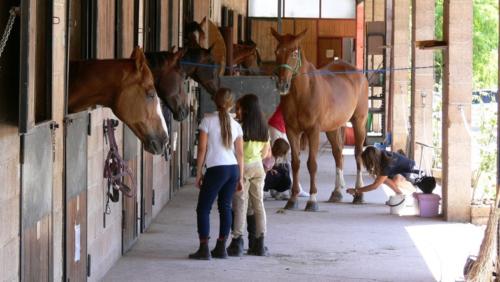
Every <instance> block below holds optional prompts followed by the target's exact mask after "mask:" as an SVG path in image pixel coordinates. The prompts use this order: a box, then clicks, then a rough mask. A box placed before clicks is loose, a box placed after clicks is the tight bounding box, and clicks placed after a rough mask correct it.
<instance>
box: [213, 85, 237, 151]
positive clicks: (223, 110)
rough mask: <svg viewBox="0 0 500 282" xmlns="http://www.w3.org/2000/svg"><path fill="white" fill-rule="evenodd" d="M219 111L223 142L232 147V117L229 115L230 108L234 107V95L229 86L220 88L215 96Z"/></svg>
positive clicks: (227, 146)
mask: <svg viewBox="0 0 500 282" xmlns="http://www.w3.org/2000/svg"><path fill="white" fill-rule="evenodd" d="M214 102H215V105H216V106H217V111H219V122H220V134H221V139H222V144H223V145H224V147H226V148H231V143H232V141H233V137H232V133H231V118H230V117H229V110H230V109H231V108H232V107H233V95H231V90H230V89H228V88H220V89H219V90H218V91H217V93H216V94H215V97H214Z"/></svg>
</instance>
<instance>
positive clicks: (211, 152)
mask: <svg viewBox="0 0 500 282" xmlns="http://www.w3.org/2000/svg"><path fill="white" fill-rule="evenodd" d="M230 119H231V137H232V138H233V140H232V142H231V148H229V149H228V148H226V147H224V145H223V144H222V138H221V135H220V131H221V130H220V122H219V113H218V112H214V113H211V114H207V115H206V116H205V117H204V118H203V120H202V121H201V123H200V127H199V129H200V130H202V131H204V132H205V133H207V134H208V144H207V157H206V159H205V165H206V166H207V168H210V167H213V166H220V165H235V164H238V161H237V160H236V156H235V154H234V141H235V140H236V138H238V137H242V136H243V130H242V129H241V126H240V124H239V123H238V122H237V121H235V120H234V119H233V118H232V117H230Z"/></svg>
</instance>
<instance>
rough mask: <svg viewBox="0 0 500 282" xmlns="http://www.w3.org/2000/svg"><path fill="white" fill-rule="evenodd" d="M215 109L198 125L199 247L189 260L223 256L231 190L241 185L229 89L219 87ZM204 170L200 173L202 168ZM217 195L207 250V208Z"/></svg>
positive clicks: (237, 138) (238, 136) (236, 130)
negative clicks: (212, 241) (214, 235)
mask: <svg viewBox="0 0 500 282" xmlns="http://www.w3.org/2000/svg"><path fill="white" fill-rule="evenodd" d="M214 101H215V104H216V106H217V110H218V111H217V112H215V113H212V114H209V115H207V116H205V118H203V120H202V121H201V124H200V127H199V129H200V134H199V142H198V159H197V164H196V165H197V172H196V186H197V187H198V188H200V193H199V195H198V205H197V208H196V214H197V222H198V235H199V239H200V247H199V249H198V250H197V251H196V252H195V253H192V254H190V255H189V258H190V259H203V260H209V259H210V258H211V257H216V258H226V257H227V252H226V239H227V237H228V236H229V231H230V230H231V222H232V215H231V202H232V198H233V194H234V191H235V189H236V188H237V187H238V188H237V189H238V190H241V189H242V187H243V138H242V137H243V132H242V130H241V126H240V125H239V124H238V122H236V121H235V120H234V119H233V118H231V116H230V115H229V110H230V109H231V108H232V106H233V97H232V94H231V91H230V90H229V89H226V88H221V89H219V91H218V92H217V93H216V95H215V97H214ZM204 166H205V167H206V168H207V170H206V172H205V175H204V176H203V175H202V170H203V167H204ZM216 197H217V204H218V208H219V214H220V229H219V238H218V239H217V244H216V246H215V248H214V249H213V250H212V251H211V252H209V251H208V239H209V234H210V210H211V209H212V204H213V202H214V201H215V198H216Z"/></svg>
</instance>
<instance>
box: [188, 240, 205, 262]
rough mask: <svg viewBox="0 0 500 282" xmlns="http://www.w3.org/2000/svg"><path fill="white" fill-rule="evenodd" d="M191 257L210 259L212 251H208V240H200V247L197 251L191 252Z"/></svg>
mask: <svg viewBox="0 0 500 282" xmlns="http://www.w3.org/2000/svg"><path fill="white" fill-rule="evenodd" d="M189 258H190V259H200V260H209V259H210V252H209V251H208V241H205V242H200V247H199V248H198V251H196V252H195V253H192V254H189Z"/></svg>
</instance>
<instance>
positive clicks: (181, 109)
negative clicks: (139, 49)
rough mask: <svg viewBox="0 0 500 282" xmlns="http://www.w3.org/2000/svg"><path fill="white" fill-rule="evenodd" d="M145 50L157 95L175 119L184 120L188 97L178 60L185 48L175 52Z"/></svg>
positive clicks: (171, 50)
mask: <svg viewBox="0 0 500 282" xmlns="http://www.w3.org/2000/svg"><path fill="white" fill-rule="evenodd" d="M173 50H174V49H170V51H169V52H147V53H146V58H147V59H148V65H149V67H150V68H151V71H152V72H153V76H154V78H155V87H156V89H157V90H158V96H159V97H160V99H162V101H164V102H165V103H166V104H167V106H168V108H169V109H170V111H171V112H172V114H173V117H174V119H175V120H177V121H182V120H184V119H185V118H186V117H187V116H188V114H189V99H188V95H187V94H186V93H185V91H184V79H185V76H186V74H185V72H184V70H183V69H182V68H181V65H180V60H181V58H182V57H183V56H184V54H185V53H186V50H184V49H179V50H178V51H177V52H173Z"/></svg>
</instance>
